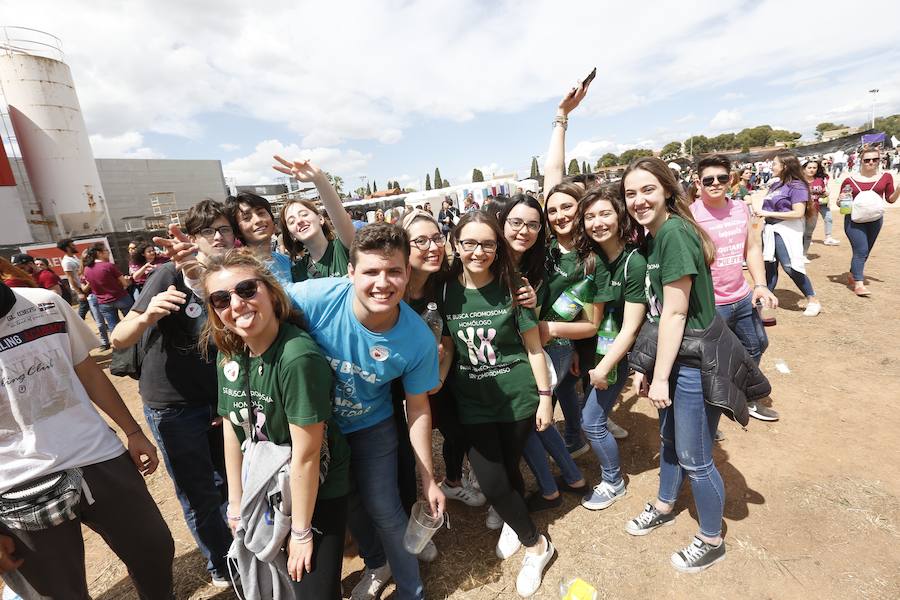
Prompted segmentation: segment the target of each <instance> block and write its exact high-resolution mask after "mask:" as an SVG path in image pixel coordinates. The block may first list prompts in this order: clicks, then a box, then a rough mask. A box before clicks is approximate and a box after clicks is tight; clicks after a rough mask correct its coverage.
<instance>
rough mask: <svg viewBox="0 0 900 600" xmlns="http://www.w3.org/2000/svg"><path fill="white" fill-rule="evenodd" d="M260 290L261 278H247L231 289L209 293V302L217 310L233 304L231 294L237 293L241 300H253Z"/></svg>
mask: <svg viewBox="0 0 900 600" xmlns="http://www.w3.org/2000/svg"><path fill="white" fill-rule="evenodd" d="M258 291H259V279H245V280H244V281H239V282H238V283H237V284H236V285H235V286H234V287H233V288H232V289H230V290H217V291H215V292H212V293H211V294H210V295H209V303H210V304H211V305H212V307H213V308H215V309H216V310H222V309H223V308H228V305H229V304H231V295H232V294H237V295H238V298H240V299H241V300H252V299H253V297H254V296H256V293H257V292H258Z"/></svg>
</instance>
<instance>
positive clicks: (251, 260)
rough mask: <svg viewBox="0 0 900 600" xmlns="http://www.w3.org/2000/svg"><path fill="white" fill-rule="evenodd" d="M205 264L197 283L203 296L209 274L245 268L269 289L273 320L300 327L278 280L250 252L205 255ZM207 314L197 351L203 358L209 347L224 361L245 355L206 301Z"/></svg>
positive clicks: (240, 343) (243, 347)
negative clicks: (218, 353)
mask: <svg viewBox="0 0 900 600" xmlns="http://www.w3.org/2000/svg"><path fill="white" fill-rule="evenodd" d="M207 261H208V262H207V265H206V270H205V271H204V272H203V276H202V277H201V280H200V283H201V285H202V286H203V289H204V291H205V292H206V293H207V295H208V290H206V282H207V281H208V280H209V276H210V275H212V274H213V273H217V272H219V271H223V270H225V269H232V268H237V269H247V270H249V271H252V272H253V276H254V277H255V278H256V279H259V280H260V281H261V282H262V284H263V285H265V286H266V289H268V290H269V296H270V297H271V298H272V308H273V311H274V313H275V318H276V319H278V320H279V321H280V322H288V323H293V324H294V325H297V326H298V327H301V328H302V327H303V326H304V325H303V317H302V315H301V314H300V312H299V311H298V310H296V309H295V308H294V307H293V305H292V304H291V301H290V299H289V298H288V295H287V294H286V293H285V291H284V289H283V288H282V287H281V285H279V284H278V281H277V280H276V279H275V277H274V276H273V275H272V273H271V272H270V271H269V269H267V268H266V267H265V265H263V264H262V262H260V260H259V259H258V258H256V256H254V255H253V252H252V251H251V250H250V249H248V248H236V249H234V250H229V251H228V252H226V253H225V254H224V255H211V256H208V257H207ZM207 313H208V318H207V319H206V325H205V326H204V327H203V332H202V333H201V335H200V349H201V351H202V352H203V355H204V356H207V355H208V352H209V351H210V349H211V348H212V346H213V345H215V347H216V348H218V350H219V352H220V353H221V354H222V356H223V357H224V360H226V361H227V360H231V358H232V357H233V356H236V355H241V354H246V353H247V344H245V343H244V340H243V339H242V338H241V337H240V336H239V335H238V334H236V333H235V332H233V331H232V330H230V329H228V328H227V327H226V326H225V324H224V323H222V320H221V319H220V318H219V315H218V314H216V310H215V309H214V308H213V307H212V304H209V300H208V299H207Z"/></svg>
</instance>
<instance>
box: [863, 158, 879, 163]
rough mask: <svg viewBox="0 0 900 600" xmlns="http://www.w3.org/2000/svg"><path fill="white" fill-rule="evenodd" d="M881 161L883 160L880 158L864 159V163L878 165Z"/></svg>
mask: <svg viewBox="0 0 900 600" xmlns="http://www.w3.org/2000/svg"><path fill="white" fill-rule="evenodd" d="M880 160H881V159H880V158H864V159H862V161H863V162H864V163H877V162H878V161H880Z"/></svg>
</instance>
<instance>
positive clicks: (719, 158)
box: [688, 154, 731, 201]
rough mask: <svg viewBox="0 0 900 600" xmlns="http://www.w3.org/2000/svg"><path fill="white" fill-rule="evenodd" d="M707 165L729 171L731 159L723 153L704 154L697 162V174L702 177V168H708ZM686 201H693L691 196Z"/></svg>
mask: <svg viewBox="0 0 900 600" xmlns="http://www.w3.org/2000/svg"><path fill="white" fill-rule="evenodd" d="M709 167H722V168H723V169H725V170H726V171H727V172H729V173H731V160H729V158H728V157H727V156H725V155H724V154H710V155H709V156H704V157H703V158H702V159H700V162H699V163H697V174H698V175H699V176H701V177H702V176H703V169H708V168H709ZM688 201H693V198H688Z"/></svg>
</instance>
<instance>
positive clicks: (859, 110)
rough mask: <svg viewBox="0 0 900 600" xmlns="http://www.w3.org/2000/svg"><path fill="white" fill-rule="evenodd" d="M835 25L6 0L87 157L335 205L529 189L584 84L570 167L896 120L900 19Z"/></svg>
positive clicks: (789, 20) (720, 6)
mask: <svg viewBox="0 0 900 600" xmlns="http://www.w3.org/2000/svg"><path fill="white" fill-rule="evenodd" d="M76 4H79V5H80V6H75V5H76ZM848 6H849V5H847V3H845V2H833V1H831V0H828V1H820V2H817V3H815V4H809V3H800V2H785V1H781V2H777V1H772V0H760V1H757V2H729V1H723V2H715V3H713V2H698V1H683V2H679V3H677V4H675V3H662V2H660V3H657V4H654V3H644V4H642V5H635V4H633V3H621V2H617V3H612V2H602V1H597V0H594V1H584V2H538V1H531V2H527V1H522V2H509V1H508V2H486V1H477V0H457V1H454V2H450V1H442V0H436V1H432V2H413V1H401V0H370V1H368V2H343V3H327V4H326V3H321V2H318V3H316V2H294V3H290V4H283V5H273V6H272V7H270V9H268V10H260V9H258V7H257V8H254V7H253V6H249V5H248V3H245V2H237V1H236V0H218V1H214V0H193V1H191V2H175V1H171V0H157V1H156V2H151V1H149V0H132V1H131V2H129V3H119V4H113V3H103V4H100V3H92V5H91V6H90V7H87V8H86V7H85V6H84V5H83V3H66V2H46V1H40V0H37V1H34V0H30V1H27V2H26V1H22V0H0V12H2V14H4V15H6V16H7V18H6V19H5V22H6V23H7V24H15V25H22V26H26V27H33V28H37V29H41V30H44V31H49V32H51V33H53V34H55V35H57V36H59V37H60V38H61V39H62V41H63V46H64V51H65V55H66V61H67V62H68V63H69V65H70V66H71V68H72V71H73V75H74V78H75V84H76V88H77V90H78V94H79V98H80V101H81V104H82V108H83V112H84V115H85V119H86V121H87V125H88V129H89V132H90V133H91V141H92V145H93V148H94V153H95V156H97V157H139V158H140V157H143V158H153V157H165V158H215V159H220V160H222V163H223V168H224V170H225V174H226V176H228V177H233V178H234V179H235V180H236V181H237V182H238V183H246V184H249V183H258V182H262V181H265V180H267V179H269V180H271V179H275V177H276V174H275V172H274V171H270V169H269V165H270V164H271V161H270V158H269V157H270V156H271V154H272V153H274V152H279V153H283V154H285V155H287V156H291V157H297V158H311V159H312V160H313V161H315V162H317V163H319V164H320V165H321V166H322V167H323V168H325V169H327V170H329V171H330V172H332V173H334V174H337V175H340V176H341V177H343V178H344V180H345V182H346V184H345V188H347V189H352V188H355V187H357V186H358V185H359V184H360V182H361V181H362V179H361V177H363V176H365V177H368V180H369V181H372V180H374V181H376V182H377V183H378V186H379V188H383V187H384V185H385V183H386V182H387V180H388V179H392V180H393V179H396V180H398V181H400V183H401V184H402V185H404V186H411V187H416V188H420V189H421V187H422V186H423V185H424V178H425V174H426V173H428V174H433V172H434V168H435V167H436V166H437V167H440V169H441V174H442V176H443V177H444V178H445V179H448V180H450V181H451V183H464V182H466V181H468V177H469V176H470V174H471V171H472V168H473V167H478V168H481V169H482V170H483V171H484V172H485V174H486V175H488V174H490V173H491V172H496V173H501V172H502V173H508V172H518V173H519V175H520V176H523V177H524V176H526V175H527V174H528V168H529V165H530V162H531V156H533V155H543V153H544V152H545V151H546V147H547V142H548V140H549V134H550V121H551V120H552V117H553V115H554V112H555V106H556V103H557V102H558V100H559V98H560V97H561V96H562V95H563V93H564V92H565V91H566V90H567V89H568V88H569V87H571V85H572V84H573V83H574V82H575V81H577V80H578V79H580V78H582V77H584V76H585V75H586V74H587V72H588V71H589V70H590V69H591V68H592V67H594V66H597V67H598V76H597V79H596V80H595V81H594V83H593V85H592V86H591V90H590V93H589V95H588V97H587V98H586V100H585V101H584V103H583V104H582V106H580V107H579V108H578V109H577V110H576V111H575V112H574V113H573V114H572V115H571V119H570V125H569V130H568V134H567V144H566V145H567V158H572V157H575V158H578V160H579V161H581V160H589V161H591V162H593V161H596V159H597V158H598V157H599V156H600V155H602V154H604V153H605V152H615V153H620V152H621V151H623V150H625V149H627V148H632V147H651V148H660V147H661V146H662V145H664V144H665V143H667V142H669V141H672V140H683V139H684V138H686V137H688V136H689V135H692V134H698V133H703V134H707V135H715V134H717V133H721V132H723V131H737V130H739V129H741V128H742V127H745V126H753V125H758V124H762V123H768V124H770V125H773V126H775V127H784V128H789V129H792V130H797V131H801V132H803V133H804V134H806V135H811V132H812V130H813V129H814V127H815V125H816V124H817V123H819V122H821V121H826V120H827V121H835V122H844V123H847V124H849V125H859V124H860V123H861V122H863V121H864V120H865V119H866V118H867V117H868V114H869V111H870V108H871V96H870V95H869V94H868V93H867V90H869V89H871V88H874V87H877V88H879V89H880V90H881V91H880V93H879V95H878V103H877V105H876V112H877V113H878V114H882V115H883V114H892V113H896V112H900V69H898V68H897V67H896V65H898V64H900V45H898V44H897V43H896V40H897V39H898V38H900V3H897V2H890V1H887V0H872V1H871V2H868V3H865V4H861V5H859V7H858V8H857V7H855V6H854V7H853V10H854V11H856V12H849V11H848V10H847V7H848ZM50 8H52V10H49V9H50ZM857 13H858V14H857ZM10 15H14V16H15V20H14V21H15V22H13V21H10V20H9V19H10ZM847 23H857V24H858V25H855V26H854V27H853V28H851V29H852V30H854V31H856V32H857V33H841V32H842V31H846V30H847V28H846V24H847ZM867 23H868V25H867ZM873 23H877V24H878V25H877V27H876V28H874V29H873V27H872V26H871V25H872V24H873ZM867 31H868V32H869V33H865V32H867Z"/></svg>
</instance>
